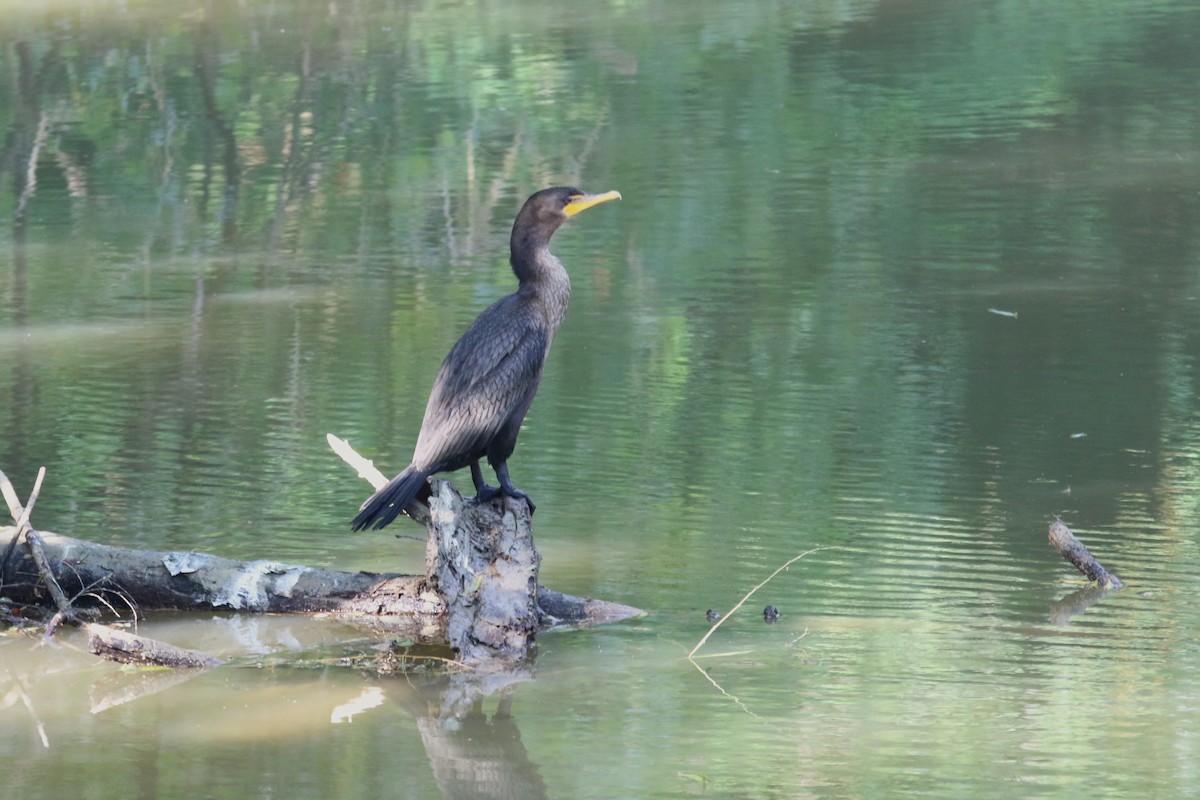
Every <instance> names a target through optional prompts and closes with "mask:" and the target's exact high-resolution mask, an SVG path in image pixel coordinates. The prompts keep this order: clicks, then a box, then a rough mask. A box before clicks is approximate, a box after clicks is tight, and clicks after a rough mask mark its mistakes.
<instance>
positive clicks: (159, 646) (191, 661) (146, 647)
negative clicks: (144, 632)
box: [86, 623, 222, 669]
mask: <svg viewBox="0 0 1200 800" xmlns="http://www.w3.org/2000/svg"><path fill="white" fill-rule="evenodd" d="M86 629H87V633H88V650H89V651H90V652H91V653H92V654H93V655H97V656H100V657H101V658H104V659H107V660H109V661H116V662H118V663H120V664H136V665H138V666H155V667H185V668H191V669H202V668H206V667H215V666H217V665H219V664H221V663H222V662H221V659H219V658H213V657H212V656H210V655H208V654H207V653H201V652H199V651H198V650H187V649H185V648H182V647H176V646H175V645H173V644H167V643H166V642H160V641H158V640H157V639H149V638H147V637H145V636H136V635H134V634H132V633H126V632H125V631H119V630H117V629H116V628H110V627H108V626H107V625H97V624H95V623H91V624H89V625H88V626H87V628H86Z"/></svg>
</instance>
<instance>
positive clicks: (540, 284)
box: [511, 244, 571, 329]
mask: <svg viewBox="0 0 1200 800" xmlns="http://www.w3.org/2000/svg"><path fill="white" fill-rule="evenodd" d="M511 262H512V268H513V272H514V273H515V274H516V276H517V280H518V281H520V283H521V288H520V289H518V290H517V293H518V294H520V295H522V296H524V297H528V298H530V299H531V300H534V301H536V302H537V303H538V305H539V306H541V307H542V310H543V311H544V313H545V314H546V319H547V321H548V322H549V323H550V326H551V328H552V329H557V328H558V326H559V324H561V323H562V320H563V317H564V316H566V313H567V304H568V303H569V302H570V301H571V278H570V276H569V275H567V270H566V268H565V267H563V265H562V262H561V261H559V260H558V258H556V257H555V255H554V254H553V253H551V252H550V249H549V247H547V246H546V245H545V244H543V245H542V246H541V247H535V248H532V249H529V248H524V249H522V250H520V251H518V249H517V248H516V247H514V248H513V253H512V259H511Z"/></svg>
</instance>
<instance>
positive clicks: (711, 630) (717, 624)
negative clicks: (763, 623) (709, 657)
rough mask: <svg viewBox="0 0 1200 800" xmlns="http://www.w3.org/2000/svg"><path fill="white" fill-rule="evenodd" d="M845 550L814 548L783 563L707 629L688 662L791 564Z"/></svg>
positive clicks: (840, 548) (828, 547) (689, 655)
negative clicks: (751, 599)
mask: <svg viewBox="0 0 1200 800" xmlns="http://www.w3.org/2000/svg"><path fill="white" fill-rule="evenodd" d="M845 549H846V548H844V547H838V546H837V545H829V546H826V547H814V548H813V549H812V550H805V551H804V552H803V553H801V554H800V555H798V556H795V557H794V558H791V559H789V560H788V561H786V562H784V564H783V566H781V567H780V568H779V569H777V570H775V571H774V572H772V573H771V574H770V575H768V576H767V579H766V580H764V581H763V582H762V583H760V584H758V585H757V586H755V587H754V588H753V589H751V590H750V591H748V592H746V596H745V597H743V598H742V599H741V600H739V601H738V602H737V605H735V606H734V607H733V608H731V609H729V613H727V614H726V615H725V616H723V617H721V618H720V619H719V620H717V621H716V622H714V623H713V626H712V627H711V628H709V629H708V633H706V634H704V636H703V637H701V639H700V641H698V642H696V646H695V647H693V648H692V652H690V653H688V656H687V657H688V660H689V661H690V660H692V657H693V656H695V655H696V651H697V650H699V649H700V648H701V647H703V646H704V643H705V642H707V641H708V637H710V636H712V635H713V633H714V632H716V630H717V628H719V627H721V626H722V625H724V624H725V621H726V620H728V619H729V618H730V617H732V616H733V614H734V612H735V611H737V610H738V609H739V608H741V607H742V606H743V605H745V604H746V601H747V600H749V599H750V598H751V597H753V596H754V593H755V592H757V591H758V590H759V589H761V588H762V587H764V586H766V585H767V584H768V583H770V582H771V579H772V578H774V577H775V576H776V575H778V574H779V573H781V572H783V571H784V570H785V569H787V568H788V567H790V566H791V565H792V564H795V563H796V562H797V561H799V560H800V559H802V558H804V557H805V556H808V555H812V554H813V553H817V552H820V551H821V550H845Z"/></svg>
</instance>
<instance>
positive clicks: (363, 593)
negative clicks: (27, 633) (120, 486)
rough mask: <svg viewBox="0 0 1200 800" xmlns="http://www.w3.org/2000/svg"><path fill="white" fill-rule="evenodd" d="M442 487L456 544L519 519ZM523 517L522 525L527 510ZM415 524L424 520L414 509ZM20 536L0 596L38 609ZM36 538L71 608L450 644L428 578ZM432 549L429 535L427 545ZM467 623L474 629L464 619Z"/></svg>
mask: <svg viewBox="0 0 1200 800" xmlns="http://www.w3.org/2000/svg"><path fill="white" fill-rule="evenodd" d="M441 483H444V482H441V481H439V482H435V495H440V496H443V497H445V498H447V500H446V502H447V503H448V505H447V506H446V507H445V508H444V509H443V510H442V511H441V512H439V513H440V514H441V515H442V521H441V522H440V523H439V526H440V527H438V530H439V531H441V532H442V534H443V535H444V536H445V538H446V541H447V542H454V541H459V542H460V543H461V541H462V539H461V536H455V535H453V534H452V532H450V529H449V528H448V527H447V522H448V521H449V520H454V519H457V520H458V524H460V525H463V526H467V525H471V526H476V527H478V526H480V525H481V524H483V523H482V522H481V521H480V520H481V517H487V518H494V520H495V521H497V522H499V523H503V521H504V518H505V515H509V516H510V517H512V519H511V520H510V523H509V524H512V525H517V524H518V521H517V518H518V516H521V514H522V510H523V504H518V503H517V502H515V501H505V500H499V499H498V500H495V501H493V502H492V503H488V504H483V505H476V504H474V503H473V502H472V501H468V500H463V499H462V498H461V496H459V495H458V493H457V492H456V491H454V490H453V487H449V486H446V487H445V488H444V489H443V488H442V487H440V486H439V485H437V484H441ZM413 510H416V509H413ZM522 519H523V524H525V525H526V526H527V525H528V517H527V514H525V515H524V516H523V517H522ZM418 521H422V518H421V516H420V514H419V513H418ZM465 529H466V528H465V527H464V530H465ZM17 533H18V532H17V529H16V528H13V527H3V528H0V554H6V556H7V557H6V558H4V559H3V563H0V596H3V597H7V598H9V599H11V600H13V601H14V602H17V603H24V604H31V605H43V606H44V605H46V604H47V601H48V600H49V597H48V596H47V594H46V590H45V588H44V586H43V585H42V584H41V582H40V580H39V577H38V571H37V568H36V566H35V565H34V563H33V561H32V559H31V557H30V556H29V554H28V553H27V552H26V550H25V548H23V547H19V546H17ZM41 540H42V545H43V548H44V550H45V553H46V559H47V561H48V562H49V564H50V566H51V569H52V571H53V574H54V577H55V579H56V580H57V581H58V582H59V584H60V585H61V586H62V588H63V591H64V592H66V594H67V595H68V596H69V597H71V598H73V600H72V602H74V603H75V604H76V605H93V606H94V605H111V606H114V607H127V606H128V605H130V604H132V605H134V606H136V607H137V608H138V609H139V610H140V611H155V610H185V611H204V610H229V611H254V612H271V613H313V612H320V613H328V614H332V615H336V616H338V617H339V618H348V619H353V620H360V621H370V622H372V623H378V624H382V625H384V626H387V627H389V628H392V627H394V628H400V629H404V630H405V632H406V633H407V634H408V635H411V636H414V637H415V638H417V639H418V640H421V641H429V642H439V643H440V642H446V641H447V639H446V619H445V616H446V613H447V605H446V603H445V602H443V600H442V598H441V596H440V595H439V594H438V588H439V587H438V585H437V582H436V581H434V580H431V579H430V578H429V577H428V576H425V575H399V574H395V573H382V574H381V573H373V572H342V571H338V570H326V569H319V568H314V567H306V566H300V565H294V564H282V563H279V562H276V561H267V560H260V561H236V560H233V559H227V558H222V557H220V556H215V555H210V554H206V553H198V552H194V551H188V552H159V551H154V550H137V549H126V548H119V547H111V546H108V545H103V544H96V543H93V542H87V541H82V540H80V539H74V538H71V537H68V536H62V535H59V534H55V533H51V532H48V531H42V532H41ZM496 541H498V542H501V541H504V537H498V538H497V539H496ZM434 545H435V543H434V542H433V541H431V543H430V547H431V549H432V548H433V547H434ZM435 558H436V556H435ZM476 574H479V573H476ZM467 575H469V573H465V572H464V573H463V576H464V578H465V580H466V583H465V587H466V589H467V590H468V591H466V592H463V591H461V590H460V595H461V597H462V599H463V600H464V602H465V601H467V600H469V599H470V598H471V596H472V595H471V592H472V591H474V590H476V589H478V588H479V587H475V586H474V583H475V580H476V577H475V576H470V577H466V576H467ZM508 577H509V578H510V579H511V577H512V575H511V574H509V575H508ZM443 580H445V578H443ZM543 597H544V598H545V600H544V605H543V600H542V598H543ZM538 598H539V605H538V612H539V620H540V624H541V626H543V627H544V626H549V625H577V624H598V623H603V622H613V621H617V620H621V619H628V618H629V617H631V616H636V615H637V614H640V613H641V612H640V611H639V610H638V609H636V608H631V607H629V606H624V605H621V604H618V603H608V602H605V601H602V600H587V599H584V598H578V597H571V596H569V595H560V594H559V593H557V592H551V591H547V590H544V589H542V590H540V591H539V592H538ZM464 629H465V630H473V629H474V626H472V625H464Z"/></svg>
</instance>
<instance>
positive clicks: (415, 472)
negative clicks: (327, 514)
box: [350, 467, 431, 531]
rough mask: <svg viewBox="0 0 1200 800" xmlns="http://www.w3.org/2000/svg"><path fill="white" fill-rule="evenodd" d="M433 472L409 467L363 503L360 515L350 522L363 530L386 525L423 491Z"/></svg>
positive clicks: (353, 526)
mask: <svg viewBox="0 0 1200 800" xmlns="http://www.w3.org/2000/svg"><path fill="white" fill-rule="evenodd" d="M430 474H431V473H429V472H425V471H423V470H419V469H414V468H413V467H407V468H406V469H405V470H404V471H403V472H401V473H400V474H399V475H397V476H396V477H394V478H392V479H391V481H389V482H388V485H387V486H384V487H383V488H382V489H380V490H379V491H378V492H376V493H375V494H373V495H371V497H370V498H369V499H368V500H367V502H365V503H363V504H362V508H361V509H359V512H358V516H357V517H355V518H354V521H353V522H351V523H350V526H351V527H352V528H353V529H354V530H356V531H361V530H364V529H366V528H372V529H374V530H379V529H380V528H382V527H383V526H384V525H387V524H388V523H389V522H391V521H392V520H394V519H395V518H396V517H398V516H400V512H401V511H403V510H404V509H405V508H407V507H408V504H409V503H411V502H412V501H413V498H414V497H416V496H417V492H419V491H421V487H423V486H424V485H425V479H426V478H428V477H429V476H430Z"/></svg>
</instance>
